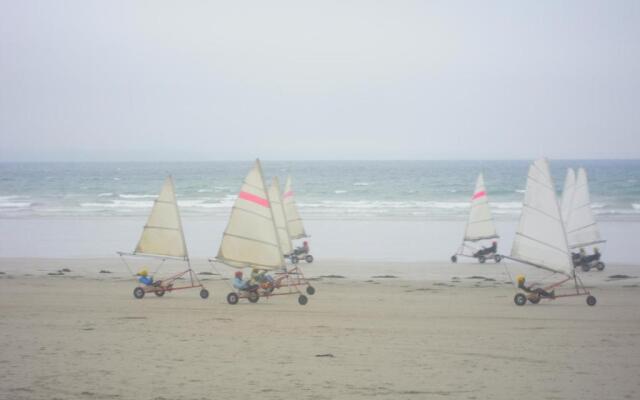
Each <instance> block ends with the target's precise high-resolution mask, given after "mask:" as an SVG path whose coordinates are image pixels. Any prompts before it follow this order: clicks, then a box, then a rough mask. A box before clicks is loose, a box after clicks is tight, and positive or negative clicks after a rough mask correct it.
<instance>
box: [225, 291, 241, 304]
mask: <svg viewBox="0 0 640 400" xmlns="http://www.w3.org/2000/svg"><path fill="white" fill-rule="evenodd" d="M238 299H239V297H238V294H237V293H234V292H231V293H229V294H228V295H227V303H229V304H238Z"/></svg>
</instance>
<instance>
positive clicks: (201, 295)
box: [200, 289, 209, 299]
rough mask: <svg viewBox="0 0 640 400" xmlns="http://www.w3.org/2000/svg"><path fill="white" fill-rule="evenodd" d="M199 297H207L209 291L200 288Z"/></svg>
mask: <svg viewBox="0 0 640 400" xmlns="http://www.w3.org/2000/svg"><path fill="white" fill-rule="evenodd" d="M200 297H202V298H203V299H206V298H208V297H209V291H208V290H207V289H202V290H201V291H200Z"/></svg>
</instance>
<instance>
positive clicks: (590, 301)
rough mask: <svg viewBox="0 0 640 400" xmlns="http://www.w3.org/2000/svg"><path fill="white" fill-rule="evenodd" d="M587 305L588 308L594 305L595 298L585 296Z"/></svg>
mask: <svg viewBox="0 0 640 400" xmlns="http://www.w3.org/2000/svg"><path fill="white" fill-rule="evenodd" d="M587 304H588V305H590V306H595V305H596V298H595V297H593V296H587Z"/></svg>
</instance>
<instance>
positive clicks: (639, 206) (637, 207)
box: [631, 203, 640, 211]
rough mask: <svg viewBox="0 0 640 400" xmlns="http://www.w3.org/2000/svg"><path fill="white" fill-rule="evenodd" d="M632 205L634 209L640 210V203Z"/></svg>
mask: <svg viewBox="0 0 640 400" xmlns="http://www.w3.org/2000/svg"><path fill="white" fill-rule="evenodd" d="M631 207H633V209H634V210H638V211H640V203H633V204H631Z"/></svg>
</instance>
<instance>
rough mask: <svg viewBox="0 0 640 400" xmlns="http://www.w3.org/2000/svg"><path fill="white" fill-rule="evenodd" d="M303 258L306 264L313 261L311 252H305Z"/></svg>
mask: <svg viewBox="0 0 640 400" xmlns="http://www.w3.org/2000/svg"><path fill="white" fill-rule="evenodd" d="M304 260H305V261H306V262H307V263H308V264H311V263H312V262H313V256H312V255H311V254H307V255H306V256H305V257H304Z"/></svg>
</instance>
